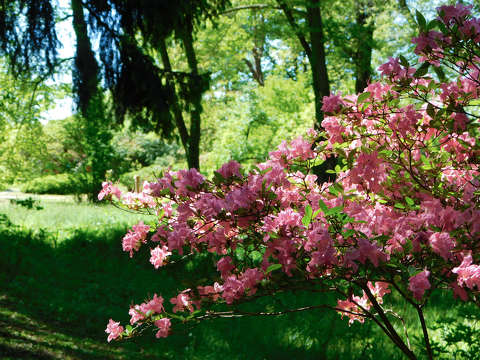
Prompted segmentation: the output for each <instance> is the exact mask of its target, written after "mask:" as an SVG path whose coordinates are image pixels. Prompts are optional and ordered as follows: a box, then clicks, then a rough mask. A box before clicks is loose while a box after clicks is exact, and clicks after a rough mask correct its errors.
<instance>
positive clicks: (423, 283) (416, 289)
mask: <svg viewBox="0 0 480 360" xmlns="http://www.w3.org/2000/svg"><path fill="white" fill-rule="evenodd" d="M429 276H430V271H428V270H424V271H422V272H420V273H418V274H417V275H414V276H412V277H411V278H410V279H408V282H409V285H408V290H410V291H411V292H412V293H413V297H414V298H415V299H417V300H418V301H421V300H422V297H423V294H424V293H425V290H428V289H430V287H431V285H430V282H429V281H428V277H429Z"/></svg>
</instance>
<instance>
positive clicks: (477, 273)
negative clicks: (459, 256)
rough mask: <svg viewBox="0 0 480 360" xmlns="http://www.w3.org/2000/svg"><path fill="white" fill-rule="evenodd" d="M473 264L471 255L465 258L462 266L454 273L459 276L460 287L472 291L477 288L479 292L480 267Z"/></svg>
mask: <svg viewBox="0 0 480 360" xmlns="http://www.w3.org/2000/svg"><path fill="white" fill-rule="evenodd" d="M472 262H473V259H472V254H471V253H469V254H467V255H466V256H465V257H464V258H463V261H462V263H461V264H460V266H457V267H456V268H454V269H453V270H452V272H453V273H454V274H457V275H458V277H457V283H458V285H460V286H465V287H467V288H469V289H472V290H473V289H474V287H475V286H476V287H477V290H480V265H473V264H472Z"/></svg>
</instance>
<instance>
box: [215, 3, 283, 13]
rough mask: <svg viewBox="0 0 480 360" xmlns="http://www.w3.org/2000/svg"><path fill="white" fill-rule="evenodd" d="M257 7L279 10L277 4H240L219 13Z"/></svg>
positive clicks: (256, 8) (255, 8)
mask: <svg viewBox="0 0 480 360" xmlns="http://www.w3.org/2000/svg"><path fill="white" fill-rule="evenodd" d="M259 9H276V10H279V9H281V8H280V7H279V6H273V5H269V4H252V5H242V6H237V7H234V8H230V9H227V10H224V11H222V12H221V13H220V15H226V14H230V13H233V12H237V11H241V10H259Z"/></svg>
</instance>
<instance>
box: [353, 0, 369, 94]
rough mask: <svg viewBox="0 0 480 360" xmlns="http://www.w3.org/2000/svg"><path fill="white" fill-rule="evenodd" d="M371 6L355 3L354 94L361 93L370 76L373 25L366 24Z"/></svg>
mask: <svg viewBox="0 0 480 360" xmlns="http://www.w3.org/2000/svg"><path fill="white" fill-rule="evenodd" d="M371 8H372V4H371V2H370V1H368V2H367V3H366V4H364V3H362V2H356V3H355V11H356V14H355V15H356V22H357V26H358V31H357V36H358V38H357V49H356V51H355V54H354V62H355V92H357V93H360V92H362V91H363V90H364V89H365V88H366V87H367V85H368V81H369V80H370V78H371V76H372V67H371V63H372V44H373V30H374V26H373V24H371V23H370V24H369V23H368V18H369V16H370V15H371V14H370V10H371Z"/></svg>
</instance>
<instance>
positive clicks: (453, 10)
mask: <svg viewBox="0 0 480 360" xmlns="http://www.w3.org/2000/svg"><path fill="white" fill-rule="evenodd" d="M471 9H472V6H471V5H469V6H465V5H462V4H457V5H443V6H440V7H438V8H437V12H438V14H439V15H440V17H439V18H440V19H441V20H443V21H444V22H445V24H455V21H458V22H461V21H462V18H464V17H466V16H467V15H469V14H470V10H471Z"/></svg>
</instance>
